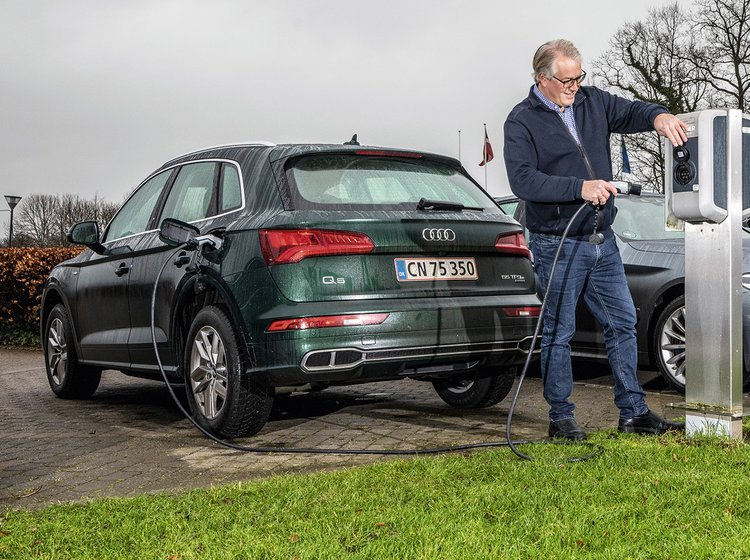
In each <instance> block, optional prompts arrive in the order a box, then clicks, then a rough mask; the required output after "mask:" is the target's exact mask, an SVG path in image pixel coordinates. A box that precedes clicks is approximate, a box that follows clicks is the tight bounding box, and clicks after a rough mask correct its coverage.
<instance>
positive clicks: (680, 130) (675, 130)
mask: <svg viewBox="0 0 750 560" xmlns="http://www.w3.org/2000/svg"><path fill="white" fill-rule="evenodd" d="M654 130H655V131H656V132H658V133H659V135H660V136H664V138H667V139H669V141H670V142H672V145H673V146H675V147H677V146H682V145H683V144H684V143H685V142H687V134H686V132H687V124H685V123H684V122H683V121H681V120H680V119H678V118H677V117H675V116H674V115H672V114H670V113H662V114H660V115H657V116H656V118H655V119H654Z"/></svg>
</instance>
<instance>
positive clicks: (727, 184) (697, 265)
mask: <svg viewBox="0 0 750 560" xmlns="http://www.w3.org/2000/svg"><path fill="white" fill-rule="evenodd" d="M678 117H679V118H681V119H682V120H683V121H684V122H685V123H687V125H688V131H687V136H688V141H687V142H686V144H685V145H684V146H680V147H677V148H673V147H672V145H671V143H670V142H669V141H668V140H665V144H664V145H665V153H666V162H665V185H664V194H665V213H666V216H665V224H666V229H668V230H684V231H685V315H686V316H685V324H686V332H685V340H686V344H685V371H686V375H685V405H684V406H685V424H686V431H687V433H688V435H696V434H711V435H724V436H729V437H732V438H741V437H742V416H743V402H742V396H743V395H742V377H743V370H742V344H743V338H742V282H741V279H742V221H743V219H745V218H746V217H747V216H748V215H750V116H748V115H743V114H742V113H741V112H740V111H739V110H736V109H722V110H719V109H710V110H705V111H698V112H695V113H687V114H683V115H678ZM743 153H744V154H746V156H747V157H746V158H743Z"/></svg>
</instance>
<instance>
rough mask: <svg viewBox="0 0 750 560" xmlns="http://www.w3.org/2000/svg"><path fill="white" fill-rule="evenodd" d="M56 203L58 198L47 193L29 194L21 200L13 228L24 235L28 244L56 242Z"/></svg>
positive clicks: (37, 245)
mask: <svg viewBox="0 0 750 560" xmlns="http://www.w3.org/2000/svg"><path fill="white" fill-rule="evenodd" d="M58 205H59V200H58V198H57V197H56V196H53V195H49V194H31V195H29V196H27V197H25V198H24V199H23V200H22V201H21V204H19V205H18V207H19V209H20V212H19V213H18V218H17V219H16V221H15V224H14V228H16V229H17V230H18V231H19V232H20V234H21V235H23V236H25V237H26V239H27V240H28V243H27V244H28V245H32V246H34V247H48V246H50V245H56V244H57V235H56V234H57V231H56V228H55V224H56V222H57V215H58Z"/></svg>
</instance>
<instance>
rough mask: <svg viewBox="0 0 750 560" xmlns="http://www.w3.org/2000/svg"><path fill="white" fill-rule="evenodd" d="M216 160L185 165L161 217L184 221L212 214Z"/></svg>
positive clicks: (199, 218) (178, 175)
mask: <svg viewBox="0 0 750 560" xmlns="http://www.w3.org/2000/svg"><path fill="white" fill-rule="evenodd" d="M215 173H216V163H215V162H212V161H211V162H200V163H191V164H187V165H183V166H182V167H181V168H180V171H179V173H178V174H177V179H175V182H174V185H173V186H172V189H171V190H170V192H169V196H167V201H166V202H165V204H164V210H162V213H161V216H160V218H159V223H161V221H162V220H163V219H164V218H176V219H178V220H182V221H183V222H194V221H196V220H202V219H203V218H206V217H208V216H209V215H210V210H211V201H212V200H213V193H214V175H215Z"/></svg>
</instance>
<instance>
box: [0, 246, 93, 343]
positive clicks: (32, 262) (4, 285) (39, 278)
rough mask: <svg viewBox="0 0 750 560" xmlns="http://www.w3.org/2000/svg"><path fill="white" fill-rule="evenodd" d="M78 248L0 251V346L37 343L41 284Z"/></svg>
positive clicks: (74, 254)
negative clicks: (55, 267) (53, 269)
mask: <svg viewBox="0 0 750 560" xmlns="http://www.w3.org/2000/svg"><path fill="white" fill-rule="evenodd" d="M81 250H82V249H81V247H47V248H29V247H20V248H10V249H0V343H2V344H32V343H34V342H36V341H37V340H38V333H39V309H40V306H41V303H42V290H43V289H44V282H45V280H46V279H47V276H48V275H49V272H50V270H52V268H53V267H54V266H55V265H57V264H59V263H61V262H62V261H64V260H67V259H70V258H72V257H74V256H76V255H77V254H79V253H80V252H81Z"/></svg>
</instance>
